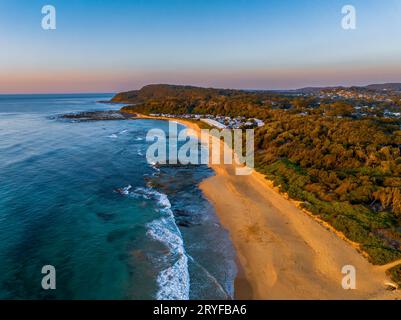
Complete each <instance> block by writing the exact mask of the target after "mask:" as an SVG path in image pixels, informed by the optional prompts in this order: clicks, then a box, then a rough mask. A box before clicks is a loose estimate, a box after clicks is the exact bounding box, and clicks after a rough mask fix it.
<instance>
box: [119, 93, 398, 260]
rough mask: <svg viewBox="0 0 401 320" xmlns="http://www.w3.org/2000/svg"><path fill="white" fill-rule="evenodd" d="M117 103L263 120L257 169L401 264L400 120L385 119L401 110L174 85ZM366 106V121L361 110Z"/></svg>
mask: <svg viewBox="0 0 401 320" xmlns="http://www.w3.org/2000/svg"><path fill="white" fill-rule="evenodd" d="M394 95H396V94H394ZM394 95H393V96H394ZM112 101H113V102H122V103H126V104H129V105H128V106H126V107H124V108H123V109H122V111H127V110H129V111H131V112H140V113H145V114H149V113H168V114H175V115H183V114H203V115H205V114H211V115H224V116H232V117H234V116H245V117H248V118H251V117H252V118H259V119H261V120H263V121H264V122H265V126H263V127H261V128H258V129H256V132H255V150H256V151H255V152H256V155H255V158H256V159H255V161H256V169H257V170H258V171H260V172H262V173H264V174H266V175H267V177H268V178H269V179H271V180H273V181H274V182H275V184H276V185H277V186H279V187H280V189H281V190H282V191H283V192H287V193H288V194H289V196H290V197H292V198H293V199H297V200H300V201H302V202H303V206H304V207H305V208H306V209H308V210H309V211H310V212H312V213H313V214H315V215H318V216H319V217H320V218H322V219H323V220H325V221H327V222H329V223H330V224H331V225H332V226H334V227H335V228H336V229H337V230H339V231H341V232H343V233H344V234H345V235H346V236H347V237H348V238H349V239H350V240H352V241H355V242H358V243H359V244H360V245H361V248H362V249H363V250H364V251H365V252H366V253H367V254H368V255H369V257H370V260H371V261H372V263H375V264H385V263H387V262H390V261H393V260H396V259H400V258H401V153H400V146H401V129H400V125H401V123H400V122H401V121H400V119H399V118H388V117H384V116H383V113H384V112H385V111H384V110H387V109H388V108H392V109H391V110H396V109H399V108H400V107H399V105H397V104H394V103H391V102H388V101H385V100H383V101H372V100H371V99H366V98H363V99H358V98H356V99H350V98H347V99H336V100H333V99H327V98H324V97H323V98H322V97H319V95H306V94H300V93H280V92H269V91H241V90H225V89H206V88H197V87H190V86H170V85H150V86H146V87H144V88H143V89H141V90H138V91H131V92H126V93H120V94H118V95H116V96H115V97H114V98H113V100H112ZM398 101H401V100H398ZM361 106H364V108H365V109H366V110H365V111H364V113H363V116H361V115H360V113H358V112H357V111H356V110H358V109H360V108H361Z"/></svg>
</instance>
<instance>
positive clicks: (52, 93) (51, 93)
mask: <svg viewBox="0 0 401 320" xmlns="http://www.w3.org/2000/svg"><path fill="white" fill-rule="evenodd" d="M386 84H401V80H400V82H394V81H390V82H386V81H385V82H367V83H366V84H362V85H345V84H337V85H318V86H301V87H295V88H288V89H267V88H248V89H245V88H221V87H212V86H200V85H193V84H174V83H149V84H146V85H144V86H142V87H140V88H138V87H137V88H133V89H128V90H121V91H115V92H86V91H82V92H74V91H70V92H0V96H5V95H62V94H67V95H73V94H118V93H121V92H128V91H135V90H141V89H142V88H144V87H146V86H149V85H171V86H191V87H196V88H204V89H222V90H238V91H275V92H279V91H297V90H302V89H308V88H310V89H319V88H341V87H342V88H352V87H357V88H363V87H367V86H370V85H386Z"/></svg>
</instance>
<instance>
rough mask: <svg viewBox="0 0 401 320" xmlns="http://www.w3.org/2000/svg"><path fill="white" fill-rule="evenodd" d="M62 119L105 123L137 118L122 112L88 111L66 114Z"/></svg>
mask: <svg viewBox="0 0 401 320" xmlns="http://www.w3.org/2000/svg"><path fill="white" fill-rule="evenodd" d="M59 118H60V119H70V120H77V121H105V120H127V119H132V118H136V115H135V114H128V113H123V112H120V111H114V110H109V111H88V112H78V113H69V114H64V115H61V116H60V117H59Z"/></svg>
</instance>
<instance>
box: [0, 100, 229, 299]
mask: <svg viewBox="0 0 401 320" xmlns="http://www.w3.org/2000/svg"><path fill="white" fill-rule="evenodd" d="M111 96H112V95H111V94H91V95H90V94H75V95H0V298H1V299H160V300H168V299H230V298H232V297H233V296H234V279H235V276H236V272H237V270H236V265H235V252H234V249H233V247H232V244H231V242H230V239H229V235H228V233H227V231H226V230H225V229H224V228H223V227H222V226H221V225H220V223H219V220H218V218H217V217H216V214H215V212H214V209H213V207H212V206H211V204H210V203H209V202H208V201H207V199H205V198H204V196H203V195H202V192H201V191H200V189H199V188H198V184H199V183H200V182H201V181H202V180H203V179H205V178H207V177H209V176H211V175H213V171H212V170H211V169H210V168H208V167H207V166H205V165H188V166H174V165H171V166H169V165H164V166H154V165H151V164H149V163H147V161H146V158H145V154H146V149H147V147H148V145H149V142H147V141H146V139H145V137H146V133H147V132H148V131H149V130H150V129H154V128H157V129H162V130H164V131H166V132H167V130H168V122H167V121H158V120H113V121H76V120H72V119H61V118H59V116H60V115H63V114H66V113H76V112H80V111H93V110H110V109H119V108H120V107H121V106H119V105H110V104H102V103H99V102H97V101H101V100H102V101H104V100H108V99H110V98H111ZM179 127H180V129H183V128H184V127H182V126H181V125H180V126H179ZM45 265H52V266H54V267H55V270H56V289H55V290H44V289H43V288H42V285H41V282H42V278H43V277H44V274H42V272H41V270H42V267H43V266H45Z"/></svg>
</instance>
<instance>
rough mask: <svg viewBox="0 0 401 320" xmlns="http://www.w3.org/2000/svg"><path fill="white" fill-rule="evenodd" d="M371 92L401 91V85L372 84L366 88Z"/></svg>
mask: <svg viewBox="0 0 401 320" xmlns="http://www.w3.org/2000/svg"><path fill="white" fill-rule="evenodd" d="M364 88H366V89H370V90H390V91H401V83H383V84H371V85H368V86H366V87H364Z"/></svg>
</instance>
